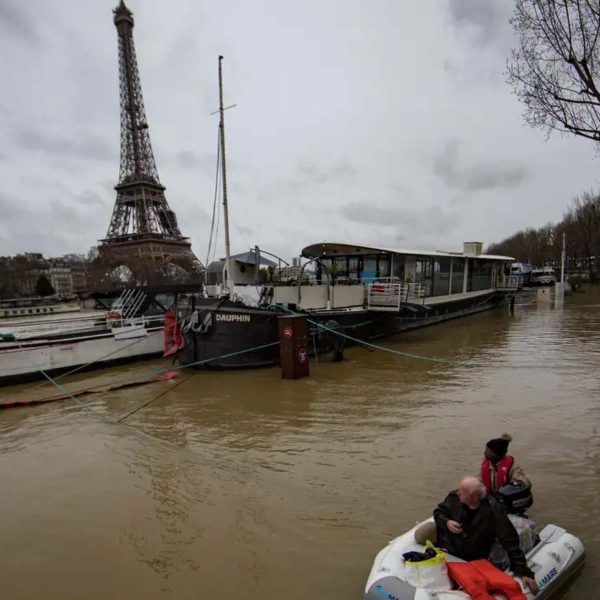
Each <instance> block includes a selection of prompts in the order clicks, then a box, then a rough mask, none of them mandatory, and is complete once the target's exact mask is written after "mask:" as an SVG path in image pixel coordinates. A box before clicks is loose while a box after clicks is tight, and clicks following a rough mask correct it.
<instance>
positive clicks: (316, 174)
mask: <svg viewBox="0 0 600 600" xmlns="http://www.w3.org/2000/svg"><path fill="white" fill-rule="evenodd" d="M298 172H299V173H300V175H301V177H302V178H303V179H307V180H310V181H313V182H316V183H327V182H329V181H334V180H338V179H352V178H354V177H355V176H356V174H357V170H356V168H355V167H354V166H353V165H351V164H350V163H349V162H348V161H345V160H342V161H340V162H339V163H337V164H335V165H333V166H331V167H328V168H325V169H323V168H319V167H317V166H315V165H313V164H309V163H301V164H300V166H299V167H298Z"/></svg>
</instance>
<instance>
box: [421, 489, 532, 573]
mask: <svg viewBox="0 0 600 600" xmlns="http://www.w3.org/2000/svg"><path fill="white" fill-rule="evenodd" d="M433 518H434V520H435V523H436V525H437V545H438V546H439V547H440V548H444V549H445V550H447V551H448V552H449V553H450V554H454V556H458V558H462V559H463V560H477V559H479V558H487V557H488V555H489V553H490V549H491V547H492V544H493V543H494V541H495V540H498V541H499V542H500V544H501V545H502V547H503V548H504V549H505V550H506V552H507V554H508V557H509V559H510V565H511V568H512V570H513V572H514V573H515V575H526V576H529V577H533V573H532V572H531V570H530V569H529V567H527V561H526V559H525V555H524V554H523V552H522V551H521V549H520V548H519V536H518V534H517V532H516V530H515V528H514V527H513V524H512V523H511V522H510V520H509V518H508V517H507V516H506V515H505V514H504V513H503V512H502V511H501V509H500V508H499V507H498V504H497V503H496V501H495V500H494V499H493V498H491V499H490V498H488V497H485V498H484V499H483V500H482V501H481V504H480V505H479V506H478V507H477V508H476V509H475V510H474V511H473V510H469V509H468V507H467V506H466V505H465V504H463V503H462V502H461V501H460V500H459V499H458V493H457V491H456V490H455V491H453V492H450V493H449V494H448V496H446V499H445V500H444V501H443V502H440V504H438V506H437V508H436V509H435V510H434V511H433ZM448 520H453V521H458V522H459V523H460V524H461V525H462V528H463V532H462V533H451V532H450V530H449V529H448V526H447V525H446V523H447V522H448Z"/></svg>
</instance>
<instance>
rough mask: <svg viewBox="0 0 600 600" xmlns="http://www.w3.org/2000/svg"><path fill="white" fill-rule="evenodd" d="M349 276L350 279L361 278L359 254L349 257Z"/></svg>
mask: <svg viewBox="0 0 600 600" xmlns="http://www.w3.org/2000/svg"><path fill="white" fill-rule="evenodd" d="M348 277H350V279H360V259H359V258H358V256H352V257H351V258H349V259H348Z"/></svg>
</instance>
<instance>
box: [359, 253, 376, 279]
mask: <svg viewBox="0 0 600 600" xmlns="http://www.w3.org/2000/svg"><path fill="white" fill-rule="evenodd" d="M360 277H361V279H362V280H363V281H366V282H367V283H370V282H372V281H373V280H375V279H377V256H373V255H371V254H367V255H366V256H365V257H364V258H363V268H362V273H361V274H360Z"/></svg>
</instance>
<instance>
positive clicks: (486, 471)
mask: <svg viewBox="0 0 600 600" xmlns="http://www.w3.org/2000/svg"><path fill="white" fill-rule="evenodd" d="M514 462H515V459H514V458H513V457H512V456H511V455H510V454H507V455H506V456H505V457H504V458H503V459H502V460H501V461H500V462H499V463H498V464H497V465H496V479H495V481H494V489H492V469H493V468H494V467H493V466H492V463H491V461H489V460H488V459H487V458H484V459H483V461H482V462H481V482H482V483H483V485H485V488H486V489H487V491H488V492H490V493H493V492H497V491H498V490H499V489H500V488H501V487H502V486H504V485H506V484H507V483H509V481H508V475H509V474H510V470H511V469H512V466H513V464H514Z"/></svg>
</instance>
